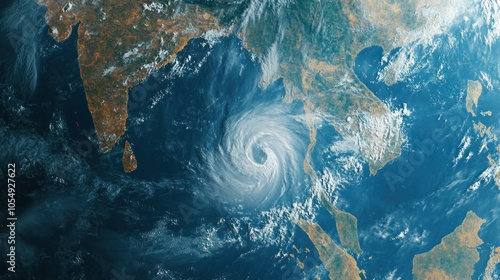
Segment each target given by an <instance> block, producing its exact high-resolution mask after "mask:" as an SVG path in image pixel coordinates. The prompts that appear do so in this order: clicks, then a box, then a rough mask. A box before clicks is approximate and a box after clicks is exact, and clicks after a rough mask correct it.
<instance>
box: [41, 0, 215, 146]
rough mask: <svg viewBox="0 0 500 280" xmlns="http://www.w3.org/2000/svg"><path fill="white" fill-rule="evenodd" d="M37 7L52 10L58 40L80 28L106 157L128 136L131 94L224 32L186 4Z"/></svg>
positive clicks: (85, 75) (47, 0)
mask: <svg viewBox="0 0 500 280" xmlns="http://www.w3.org/2000/svg"><path fill="white" fill-rule="evenodd" d="M36 1H37V2H38V4H40V5H44V6H46V7H47V12H46V15H45V17H46V20H47V22H48V24H49V26H50V30H49V32H50V33H51V35H52V37H53V38H54V39H55V40H57V41H62V40H65V39H67V38H68V37H69V36H70V35H71V33H72V28H73V26H74V25H76V24H79V25H78V61H79V65H80V74H81V77H82V80H83V85H84V89H85V94H86V97H87V102H88V107H89V110H90V112H91V114H92V118H93V122H94V126H95V129H96V132H97V135H98V137H99V141H100V148H101V151H102V152H103V153H106V152H108V151H109V150H111V149H112V148H113V146H114V145H115V143H116V142H117V140H118V139H119V138H120V137H121V136H122V135H123V134H124V133H125V125H126V120H127V117H128V114H127V102H128V92H127V91H128V89H129V88H130V87H132V86H134V85H137V84H138V83H139V82H140V81H141V80H142V79H144V78H146V77H147V75H148V74H149V73H150V72H151V71H154V70H156V69H158V68H159V67H161V66H163V65H166V64H167V63H169V62H170V61H172V60H173V59H174V58H175V56H176V53H177V52H179V51H180V50H182V49H183V48H184V46H185V45H186V44H187V42H188V41H189V40H190V39H191V38H195V37H199V36H200V35H202V34H203V33H204V32H206V31H208V30H211V29H216V30H218V29H220V25H219V22H218V19H216V18H215V17H214V16H212V15H211V14H210V13H209V12H208V10H206V9H204V8H202V7H200V6H198V5H192V4H185V3H182V2H177V3H175V4H172V5H169V4H160V3H153V4H145V3H141V1H118V0H111V1H85V0H76V1H71V2H69V1H67V0H36Z"/></svg>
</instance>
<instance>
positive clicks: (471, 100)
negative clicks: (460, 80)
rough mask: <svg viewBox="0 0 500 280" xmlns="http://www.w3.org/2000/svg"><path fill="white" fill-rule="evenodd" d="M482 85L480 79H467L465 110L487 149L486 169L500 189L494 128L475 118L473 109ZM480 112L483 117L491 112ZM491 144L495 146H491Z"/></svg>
mask: <svg viewBox="0 0 500 280" xmlns="http://www.w3.org/2000/svg"><path fill="white" fill-rule="evenodd" d="M482 91H483V86H482V84H481V82H480V81H472V80H469V81H467V96H466V100H465V107H466V109H467V112H469V113H470V114H471V115H472V127H473V128H474V131H475V132H476V134H477V135H478V136H479V137H481V138H483V140H485V142H484V143H485V144H484V148H485V149H486V150H487V151H489V153H488V155H487V156H486V158H487V159H488V162H489V164H490V166H491V170H488V173H489V174H491V175H490V176H492V177H493V180H494V181H495V184H496V185H497V187H498V189H499V190H500V165H499V164H498V163H497V162H498V159H499V158H500V144H499V142H498V136H497V135H496V134H495V133H494V131H495V129H494V128H493V127H492V126H487V125H485V124H484V123H483V122H481V121H479V120H477V118H476V117H477V116H476V113H475V109H477V108H478V107H479V98H480V96H481V94H482ZM480 114H481V115H482V116H483V117H491V116H492V115H493V114H492V113H491V111H485V112H483V111H481V112H480ZM491 144H494V145H495V147H494V148H493V149H490V148H491Z"/></svg>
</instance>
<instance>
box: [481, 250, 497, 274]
mask: <svg viewBox="0 0 500 280" xmlns="http://www.w3.org/2000/svg"><path fill="white" fill-rule="evenodd" d="M499 263H500V247H497V248H496V249H495V250H493V251H492V252H491V255H490V258H489V259H488V264H487V265H486V269H485V270H484V278H483V280H494V279H498V276H495V268H496V266H497V265H498V264H499Z"/></svg>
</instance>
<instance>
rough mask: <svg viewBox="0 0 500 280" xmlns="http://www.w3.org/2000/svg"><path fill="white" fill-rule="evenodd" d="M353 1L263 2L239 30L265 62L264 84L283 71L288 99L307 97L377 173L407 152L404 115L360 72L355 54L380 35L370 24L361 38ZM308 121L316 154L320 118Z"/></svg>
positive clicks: (312, 108)
mask: <svg viewBox="0 0 500 280" xmlns="http://www.w3.org/2000/svg"><path fill="white" fill-rule="evenodd" d="M351 4H353V5H354V3H349V2H348V1H343V2H338V1H317V2H316V1H314V2H313V1H295V2H290V3H288V4H287V7H286V9H283V10H280V9H273V7H272V6H271V4H269V6H270V7H266V5H267V4H262V6H263V7H260V6H259V7H256V8H255V10H254V11H251V12H250V13H249V15H248V17H246V18H244V22H243V24H242V28H241V31H240V32H239V33H238V36H239V37H240V38H241V40H242V41H243V42H244V44H245V46H246V48H247V49H249V50H250V51H251V52H253V53H255V54H256V55H257V57H258V58H259V60H260V62H261V67H262V71H263V76H262V79H261V86H262V87H266V86H267V85H268V84H269V83H271V82H272V81H274V80H276V79H278V78H283V82H284V84H285V89H286V93H287V96H286V98H285V101H292V100H294V99H299V100H302V101H303V102H304V104H305V105H304V106H305V111H306V114H307V113H309V112H315V113H320V114H321V115H322V116H323V117H324V118H325V119H326V120H327V121H328V122H329V123H330V124H332V125H333V126H334V128H335V129H336V130H337V131H338V132H339V133H340V134H341V135H342V136H343V137H344V138H347V139H351V140H352V142H353V143H354V144H355V145H357V146H358V147H357V150H358V151H359V153H360V154H361V155H362V156H363V158H364V159H365V160H366V161H367V162H368V165H369V169H370V172H371V173H372V174H375V173H376V172H377V171H378V170H379V169H380V168H382V167H383V166H384V165H385V164H386V163H387V162H389V161H391V160H392V159H394V158H395V157H397V156H399V154H400V153H401V145H402V142H403V138H402V134H401V131H400V125H401V121H400V119H398V118H397V117H395V116H394V115H393V114H392V112H391V111H390V110H389V108H388V107H387V106H386V105H385V104H384V103H383V102H382V101H381V100H379V99H378V98H377V97H376V96H375V95H374V94H373V93H372V92H371V91H370V90H369V89H368V88H367V87H366V86H365V85H364V84H363V83H362V82H361V81H360V80H359V79H358V77H357V76H356V74H355V73H354V70H353V66H354V56H355V55H356V54H357V53H358V52H359V51H360V50H362V49H363V48H365V47H368V46H370V45H372V44H373V43H375V42H376V41H377V40H372V39H370V38H369V36H368V37H366V34H371V32H367V33H365V35H363V36H364V37H363V38H364V39H366V40H364V39H363V40H362V39H361V36H362V35H361V34H358V33H357V32H356V31H355V30H357V26H356V23H355V22H353V20H354V19H353V17H354V16H355V14H354V13H352V11H351V10H350V9H351V8H353V7H354V6H352V5H351ZM257 8H259V10H257ZM285 11H286V12H285ZM253 13H256V14H255V15H253ZM353 24H354V25H353ZM365 31H368V30H365ZM306 118H307V117H306ZM308 120H310V118H308ZM308 125H309V128H310V130H311V135H310V138H311V144H312V145H311V146H310V147H309V149H308V154H309V153H310V151H311V150H312V147H313V146H314V143H315V128H314V125H315V124H314V121H313V120H312V121H311V120H310V121H308ZM308 159H309V156H306V161H305V165H306V168H305V169H306V171H307V169H309V168H308V167H307V165H308V164H309V162H308Z"/></svg>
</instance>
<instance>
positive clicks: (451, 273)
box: [413, 211, 486, 280]
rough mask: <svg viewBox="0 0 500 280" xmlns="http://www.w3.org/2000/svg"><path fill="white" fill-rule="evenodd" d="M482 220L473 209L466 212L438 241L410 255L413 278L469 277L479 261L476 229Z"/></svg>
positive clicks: (417, 279) (479, 241) (442, 279)
mask: <svg viewBox="0 0 500 280" xmlns="http://www.w3.org/2000/svg"><path fill="white" fill-rule="evenodd" d="M484 222H486V220H484V219H481V218H479V217H478V216H477V215H476V214H475V213H474V212H472V211H469V212H467V215H466V216H465V219H464V220H463V222H462V224H461V225H459V226H458V227H457V228H456V229H455V230H454V231H453V232H452V233H450V234H448V235H446V236H445V237H443V239H442V240H441V243H439V244H438V245H436V246H435V247H434V248H432V250H430V251H429V252H426V253H422V254H419V255H416V256H415V257H414V258H413V277H414V279H416V280H420V279H441V280H447V279H450V280H453V279H471V277H472V274H473V272H474V265H475V264H476V263H477V262H478V261H479V252H478V251H477V246H479V245H481V244H483V241H482V240H481V238H479V236H478V232H479V229H480V228H481V225H482V224H483V223H484Z"/></svg>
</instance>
